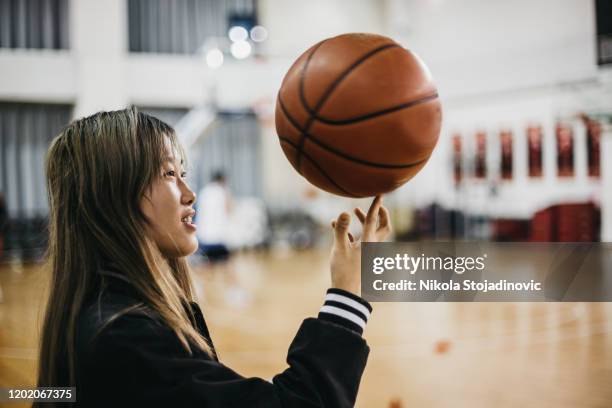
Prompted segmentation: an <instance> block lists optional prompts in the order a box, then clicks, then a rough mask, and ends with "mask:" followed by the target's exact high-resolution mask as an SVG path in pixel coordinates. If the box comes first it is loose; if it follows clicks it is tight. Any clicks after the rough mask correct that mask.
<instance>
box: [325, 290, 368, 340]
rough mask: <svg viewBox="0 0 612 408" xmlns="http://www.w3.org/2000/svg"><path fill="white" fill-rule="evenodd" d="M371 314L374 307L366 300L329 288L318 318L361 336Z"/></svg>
mask: <svg viewBox="0 0 612 408" xmlns="http://www.w3.org/2000/svg"><path fill="white" fill-rule="evenodd" d="M370 313H372V306H371V305H370V304H369V303H368V302H367V301H366V300H364V299H362V298H361V297H359V296H357V295H355V294H353V293H351V292H348V291H346V290H343V289H338V288H329V289H327V294H326V295H325V304H323V307H321V310H320V311H319V316H318V317H319V319H321V320H327V321H330V322H332V323H336V324H340V325H342V326H344V327H346V328H348V329H350V330H353V331H355V332H357V333H359V335H361V334H363V329H364V328H365V326H366V323H367V322H368V319H369V318H370Z"/></svg>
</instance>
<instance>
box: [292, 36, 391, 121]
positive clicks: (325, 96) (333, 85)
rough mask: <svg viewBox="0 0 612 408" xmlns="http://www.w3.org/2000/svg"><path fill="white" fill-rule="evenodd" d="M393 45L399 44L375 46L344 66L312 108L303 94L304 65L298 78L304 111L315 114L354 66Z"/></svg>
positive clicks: (305, 66)
mask: <svg viewBox="0 0 612 408" xmlns="http://www.w3.org/2000/svg"><path fill="white" fill-rule="evenodd" d="M395 47H399V45H398V44H394V43H391V44H384V45H381V46H379V47H377V48H374V49H373V50H370V51H368V52H367V53H366V54H364V55H363V56H361V57H360V58H359V59H358V60H357V61H355V62H353V63H352V64H351V65H350V66H349V67H348V68H346V69H345V70H344V71H343V72H342V73H341V74H340V75H339V76H338V78H336V79H335V80H334V81H333V82H332V83H331V84H330V85H329V87H328V88H327V89H326V90H325V92H324V93H323V95H321V98H320V99H319V101H318V102H317V103H316V105H315V107H314V108H311V107H310V106H308V104H307V103H306V96H305V94H304V80H305V79H306V68H308V65H304V70H303V71H302V75H301V77H300V79H301V81H300V100H301V101H302V105H304V108H305V109H306V111H307V112H309V113H310V114H312V115H315V114H316V113H317V112H318V111H319V109H321V107H322V106H323V104H324V103H325V102H326V101H327V99H328V98H329V97H330V96H331V93H332V92H333V91H334V89H336V87H337V86H338V85H339V84H340V82H342V81H343V80H344V78H346V77H347V76H348V74H350V73H351V72H352V71H353V70H354V69H355V68H357V67H358V66H359V65H361V64H363V63H364V62H365V61H366V60H367V59H368V58H370V57H372V56H373V55H375V54H378V53H379V52H381V51H384V50H386V49H388V48H395ZM317 49H318V47H317ZM315 51H316V49H315V50H313V51H312V54H311V56H312V55H314V53H315ZM308 62H310V58H309V61H308Z"/></svg>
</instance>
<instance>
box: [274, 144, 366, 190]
mask: <svg viewBox="0 0 612 408" xmlns="http://www.w3.org/2000/svg"><path fill="white" fill-rule="evenodd" d="M278 138H279V139H280V141H281V142H285V143H287V144H288V145H290V146H291V147H293V148H294V149H295V150H296V151H297V149H298V147H297V144H296V143H294V142H293V141H292V140H291V139H289V138H287V137H284V136H281V135H279V136H278ZM302 154H303V155H304V157H306V159H308V160H310V162H311V163H312V164H313V165H314V166H315V168H316V169H317V170H319V172H320V173H321V174H322V175H323V176H324V177H325V178H326V179H327V180H329V181H330V182H331V183H332V184H333V185H334V186H336V187H337V188H338V189H339V190H340V191H342V192H343V193H345V194H347V195H350V196H354V195H355V194H352V193H350V192H348V191H346V190H345V189H344V188H342V187H341V186H340V185H339V184H338V183H336V182H335V181H334V180H333V179H332V178H331V177H330V176H329V174H327V172H325V171H324V170H323V169H322V168H321V166H320V165H319V164H318V163H317V162H316V161H315V160H314V159H313V158H312V157H310V155H309V154H308V153H306V152H302Z"/></svg>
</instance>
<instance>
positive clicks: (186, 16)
mask: <svg viewBox="0 0 612 408" xmlns="http://www.w3.org/2000/svg"><path fill="white" fill-rule="evenodd" d="M254 16H255V0H128V24H129V50H130V51H131V52H150V53H169V54H191V53H194V52H196V51H197V50H198V49H199V48H200V47H201V46H202V45H203V43H204V41H205V40H206V39H207V38H209V37H225V36H227V31H228V29H229V27H228V26H229V21H230V19H233V20H236V19H239V20H240V21H242V20H253V21H254Z"/></svg>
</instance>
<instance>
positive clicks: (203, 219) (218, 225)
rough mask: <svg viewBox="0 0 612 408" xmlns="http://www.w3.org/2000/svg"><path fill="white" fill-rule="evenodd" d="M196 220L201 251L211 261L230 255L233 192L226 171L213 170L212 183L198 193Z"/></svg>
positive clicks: (223, 258) (220, 259)
mask: <svg viewBox="0 0 612 408" xmlns="http://www.w3.org/2000/svg"><path fill="white" fill-rule="evenodd" d="M198 197H199V198H198V203H197V204H196V208H197V211H196V216H195V221H196V225H197V227H198V232H197V235H198V241H199V249H200V253H201V254H202V255H203V256H205V257H206V258H207V260H209V261H211V262H215V261H222V260H226V259H227V258H228V257H229V249H228V246H227V227H228V221H229V215H230V212H231V207H232V203H231V194H230V191H229V189H228V187H227V183H226V177H225V173H224V172H223V171H222V170H217V171H215V172H213V175H212V177H211V181H210V183H208V184H206V185H205V186H204V187H203V188H202V189H201V190H200V192H199V193H198Z"/></svg>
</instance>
